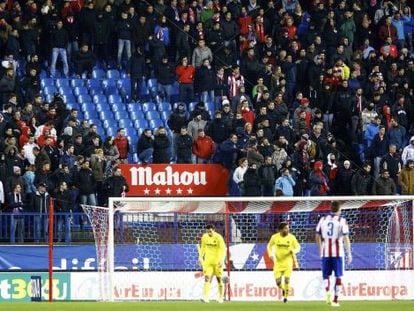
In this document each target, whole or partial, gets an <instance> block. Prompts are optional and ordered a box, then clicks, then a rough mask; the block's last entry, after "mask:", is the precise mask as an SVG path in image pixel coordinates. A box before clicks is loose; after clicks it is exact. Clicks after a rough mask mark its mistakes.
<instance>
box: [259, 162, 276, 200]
mask: <svg viewBox="0 0 414 311" xmlns="http://www.w3.org/2000/svg"><path fill="white" fill-rule="evenodd" d="M259 177H260V180H261V185H262V190H263V191H262V192H263V195H264V196H273V194H274V191H273V190H274V183H275V180H276V178H277V167H276V165H275V164H273V163H272V157H271V156H267V157H265V163H264V164H263V165H262V166H260V168H259Z"/></svg>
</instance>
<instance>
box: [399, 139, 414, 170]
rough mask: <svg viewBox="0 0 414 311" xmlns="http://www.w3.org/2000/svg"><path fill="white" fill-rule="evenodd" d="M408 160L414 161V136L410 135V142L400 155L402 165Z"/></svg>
mask: <svg viewBox="0 0 414 311" xmlns="http://www.w3.org/2000/svg"><path fill="white" fill-rule="evenodd" d="M409 160H412V161H414V136H411V138H410V143H409V144H408V145H407V146H405V147H404V149H403V152H402V155H401V161H402V163H403V165H406V164H407V163H408V161H409Z"/></svg>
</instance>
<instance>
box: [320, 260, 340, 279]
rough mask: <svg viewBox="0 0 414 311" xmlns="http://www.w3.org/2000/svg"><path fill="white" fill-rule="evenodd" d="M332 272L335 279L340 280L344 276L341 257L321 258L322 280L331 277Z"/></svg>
mask: <svg viewBox="0 0 414 311" xmlns="http://www.w3.org/2000/svg"><path fill="white" fill-rule="evenodd" d="M332 272H334V273H335V277H337V278H340V277H341V276H343V275H344V260H343V257H323V258H322V276H323V278H324V279H326V278H328V277H330V276H331V274H332Z"/></svg>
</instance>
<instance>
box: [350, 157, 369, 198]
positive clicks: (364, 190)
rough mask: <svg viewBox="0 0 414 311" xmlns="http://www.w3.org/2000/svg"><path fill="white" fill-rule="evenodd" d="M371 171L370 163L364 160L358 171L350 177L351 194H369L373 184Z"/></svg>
mask: <svg viewBox="0 0 414 311" xmlns="http://www.w3.org/2000/svg"><path fill="white" fill-rule="evenodd" d="M370 173H371V164H369V162H365V163H364V164H363V166H362V169H360V170H359V171H358V172H356V173H355V174H354V176H353V177H352V181H351V185H352V194H353V195H357V196H358V195H370V194H371V192H372V186H373V184H374V178H373V177H372V175H371V174H370Z"/></svg>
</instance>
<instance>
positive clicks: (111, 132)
mask: <svg viewBox="0 0 414 311" xmlns="http://www.w3.org/2000/svg"><path fill="white" fill-rule="evenodd" d="M116 130H117V125H116V124H115V125H113V126H112V127H108V128H107V129H106V136H116Z"/></svg>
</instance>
